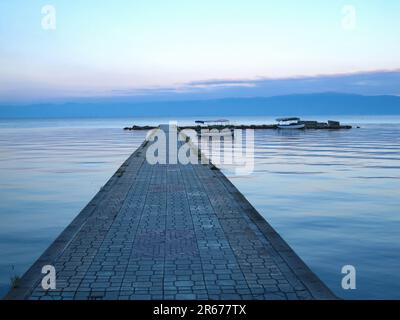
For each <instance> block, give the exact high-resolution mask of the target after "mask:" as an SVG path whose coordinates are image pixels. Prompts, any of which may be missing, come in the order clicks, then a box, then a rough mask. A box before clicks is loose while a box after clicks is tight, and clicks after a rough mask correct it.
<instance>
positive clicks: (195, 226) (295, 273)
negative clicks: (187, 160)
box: [6, 127, 336, 300]
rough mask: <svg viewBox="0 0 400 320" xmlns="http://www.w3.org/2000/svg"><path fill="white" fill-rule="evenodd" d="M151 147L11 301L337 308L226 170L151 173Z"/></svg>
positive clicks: (122, 171) (166, 167) (123, 170)
mask: <svg viewBox="0 0 400 320" xmlns="http://www.w3.org/2000/svg"><path fill="white" fill-rule="evenodd" d="M163 128H167V127H163ZM166 130H167V129H166ZM167 136H168V135H167ZM150 145H151V142H148V141H145V142H144V143H143V144H142V145H141V146H140V147H139V148H138V149H137V150H136V151H135V152H134V153H133V154H132V155H131V156H130V157H129V158H128V159H127V160H126V161H125V162H124V163H123V164H122V166H121V167H120V168H119V169H118V170H117V172H116V173H115V174H114V175H113V176H112V177H111V178H110V180H109V181H108V182H107V184H106V185H105V186H104V187H103V188H102V189H101V190H100V191H99V192H98V193H97V194H96V196H95V197H94V198H93V199H92V200H91V201H90V202H89V204H88V205H87V206H86V207H85V208H84V209H83V210H82V211H81V212H80V213H79V215H78V216H77V217H76V218H75V219H74V220H73V221H72V223H71V224H70V225H69V226H68V227H67V228H66V229H65V230H64V231H63V232H62V233H61V235H60V236H59V237H58V238H57V239H56V240H55V241H54V242H53V244H51V246H50V247H49V248H48V249H47V250H46V251H45V252H44V253H43V255H42V256H41V257H40V258H39V259H38V260H37V261H36V262H35V263H34V264H33V266H32V267H31V268H30V269H29V270H28V271H27V272H26V273H25V275H24V276H23V277H22V278H21V280H20V281H19V283H18V286H17V287H16V288H13V289H12V290H11V291H10V292H9V294H8V295H7V296H6V299H29V300H42V299H51V300H60V299H61V300H85V299H90V300H102V299H104V300H115V299H119V300H128V299H136V300H138V299H139V300H142V299H160V300H161V299H167V300H174V299H215V300H221V299H260V300H264V299H266V300H269V299H273V300H275V299H336V297H335V295H334V294H333V293H332V292H331V291H330V290H329V289H328V288H327V286H326V285H325V284H324V283H323V282H322V281H321V280H320V279H319V278H318V277H317V276H316V275H315V274H314V273H313V272H312V271H311V270H310V269H309V268H308V267H307V266H306V264H305V263H304V262H303V261H302V260H301V259H300V258H299V257H298V256H297V254H296V253H295V252H294V251H293V250H292V249H291V248H290V247H289V246H288V244H287V243H286V242H285V241H284V240H283V239H282V238H281V237H280V236H279V234H278V233H277V232H276V231H275V230H274V229H273V228H272V227H271V226H270V225H269V224H268V223H267V222H266V220H265V219H264V218H263V217H262V216H261V215H260V214H259V213H258V212H257V211H256V209H255V208H254V207H253V206H252V205H251V204H250V203H249V202H248V201H247V200H246V198H245V197H244V196H243V195H242V194H241V193H240V192H239V191H238V190H237V189H236V188H235V186H234V185H233V184H232V183H231V182H230V181H229V180H228V179H227V178H226V177H225V176H224V174H223V173H222V172H221V171H219V170H217V169H216V168H215V167H214V166H213V165H202V164H198V165H194V164H188V165H183V164H155V165H151V164H149V163H148V162H147V161H146V157H145V155H146V150H147V148H148V147H149V146H150ZM54 218H55V219H56V218H57V217H56V216H55V217H54ZM44 265H52V266H54V267H55V269H56V289H54V290H53V289H50V290H44V289H43V288H42V286H41V281H42V279H43V277H44V274H42V273H41V271H42V267H43V266H44Z"/></svg>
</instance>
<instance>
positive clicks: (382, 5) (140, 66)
mask: <svg viewBox="0 0 400 320" xmlns="http://www.w3.org/2000/svg"><path fill="white" fill-rule="evenodd" d="M45 5H51V6H52V8H54V9H55V18H56V20H55V21H56V23H55V29H48V28H46V27H45V28H43V19H45V18H48V14H46V12H45V13H42V8H43V6H45ZM47 13H48V12H47ZM45 21H48V20H45ZM47 26H48V25H47ZM399 31H400V1H398V0H385V1H378V0H346V1H341V0H329V1H322V0H320V1H316V0H302V1H294V0H291V1H290V0H280V1H268V0H245V1H244V0H243V1H237V0H218V1H215V0H201V1H188V0H168V1H165V0H148V1H139V0H136V1H135V0H133V1H132V0H130V1H128V0H114V1H106V0H80V1H78V0H77V1H70V0H69V1H68V0H46V1H36V0H29V1H27V0H4V1H1V2H0V103H1V102H3V103H4V102H9V103H10V102H24V103H26V102H35V101H47V100H52V99H58V100H66V101H67V100H68V99H70V98H76V97H98V96H118V95H126V94H127V93H129V94H130V95H135V94H137V95H143V93H144V92H147V93H148V92H152V93H159V92H166V91H171V90H172V91H174V93H176V92H177V91H180V90H181V91H185V90H187V88H188V87H190V88H193V86H195V87H196V88H197V90H200V89H202V90H207V92H210V90H211V91H212V90H219V92H221V87H224V88H225V87H226V88H228V89H229V90H227V92H228V91H229V94H232V88H236V87H240V88H242V89H243V88H246V86H247V88H248V87H251V86H253V87H254V83H258V84H259V83H260V81H265V79H274V80H276V81H277V82H275V84H276V83H279V81H281V80H280V79H289V81H291V79H293V78H294V79H296V78H299V77H300V76H306V77H310V76H312V77H314V78H315V79H318V77H319V76H321V75H323V76H324V77H326V76H327V75H337V74H353V73H359V72H369V73H370V72H375V71H376V72H378V73H379V74H380V75H382V71H387V70H389V71H391V70H397V71H398V70H400V54H399V53H400V36H399V34H400V32H399ZM383 74H385V73H383ZM388 74H389V75H392V73H390V72H389V73H388ZM218 83H219V85H218ZM252 83H253V84H252ZM386 83H388V84H389V83H390V81H389V80H387V81H386ZM312 88H313V84H312V81H311V82H310V85H309V90H311V91H312ZM278 89H281V88H280V87H278ZM326 89H327V90H329V88H326ZM318 90H320V89H318ZM233 91H234V90H233ZM280 91H282V90H277V91H276V94H278V93H279V92H280ZM383 91H385V92H389V94H399V93H398V92H396V91H393V92H392V91H391V90H389V88H386V89H385V90H383ZM233 94H234V93H233ZM257 94H261V95H262V94H263V93H262V92H261V91H260V92H258V93H257ZM270 94H274V92H273V90H269V91H268V95H270Z"/></svg>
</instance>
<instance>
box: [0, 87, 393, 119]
mask: <svg viewBox="0 0 400 320" xmlns="http://www.w3.org/2000/svg"><path fill="white" fill-rule="evenodd" d="M397 114H400V97H399V96H390V95H381V96H363V95H353V94H340V93H318V94H293V95H283V96H274V97H255V98H225V99H214V100H194V101H157V102H116V101H113V99H112V98H108V99H107V100H106V101H98V100H97V101H96V102H90V100H88V102H85V103H83V102H76V103H64V104H36V105H25V106H4V105H3V106H0V118H44V117H49V118H55V117H58V118H60V117H71V118H78V117H138V116H163V117H164V116H246V115H248V116H257V115H271V116H272V115H273V116H284V115H296V116H303V115H397Z"/></svg>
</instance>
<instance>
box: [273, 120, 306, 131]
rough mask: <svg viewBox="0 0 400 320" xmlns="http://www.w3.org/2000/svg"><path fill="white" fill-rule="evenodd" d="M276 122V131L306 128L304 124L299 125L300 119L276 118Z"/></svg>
mask: <svg viewBox="0 0 400 320" xmlns="http://www.w3.org/2000/svg"><path fill="white" fill-rule="evenodd" d="M276 121H277V122H278V124H277V128H278V129H304V128H305V126H306V125H305V124H304V123H300V118H297V117H291V118H278V119H276Z"/></svg>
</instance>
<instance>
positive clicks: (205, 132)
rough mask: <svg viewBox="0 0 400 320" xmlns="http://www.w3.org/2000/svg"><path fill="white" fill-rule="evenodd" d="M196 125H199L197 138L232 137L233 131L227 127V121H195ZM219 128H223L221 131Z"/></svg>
mask: <svg viewBox="0 0 400 320" xmlns="http://www.w3.org/2000/svg"><path fill="white" fill-rule="evenodd" d="M195 123H196V124H198V125H201V130H200V132H199V133H198V134H199V136H206V137H207V136H208V137H210V136H233V135H234V131H233V129H232V128H230V127H229V120H226V119H217V120H196V121H195ZM221 127H223V128H222V129H221Z"/></svg>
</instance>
